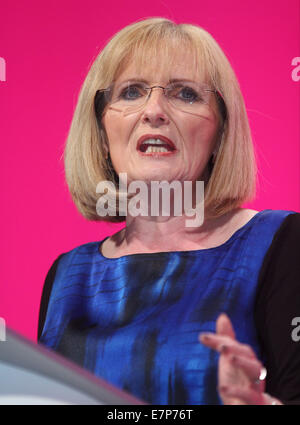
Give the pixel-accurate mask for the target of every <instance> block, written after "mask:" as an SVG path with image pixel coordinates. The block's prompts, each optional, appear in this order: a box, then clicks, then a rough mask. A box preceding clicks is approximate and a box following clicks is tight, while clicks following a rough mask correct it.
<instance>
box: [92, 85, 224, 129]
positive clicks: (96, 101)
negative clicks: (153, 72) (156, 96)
mask: <svg viewBox="0 0 300 425" xmlns="http://www.w3.org/2000/svg"><path fill="white" fill-rule="evenodd" d="M154 88H160V89H162V90H163V92H164V96H165V97H166V98H167V99H168V96H167V95H166V93H165V90H166V88H168V86H166V87H163V86H152V87H144V89H146V90H150V91H149V93H148V95H147V98H146V99H145V103H144V104H143V106H144V105H145V104H146V103H147V101H148V99H149V98H150V96H151V94H152V90H153V89H154ZM111 89H112V87H107V88H106V89H99V90H97V91H96V94H95V97H94V108H95V113H96V116H97V119H98V116H99V118H100V120H101V118H102V115H103V110H104V108H105V106H106V105H99V103H100V101H99V94H100V95H101V94H103V93H105V92H108V91H110V90H111ZM205 91H210V92H212V93H215V94H216V95H217V101H218V104H219V106H220V112H221V114H222V117H223V121H224V122H225V121H226V119H227V108H226V104H225V101H224V98H223V95H222V94H221V92H220V91H219V90H217V89H205ZM101 101H102V102H101V103H106V102H103V99H101ZM106 104H107V103H106ZM175 108H176V107H175ZM99 109H100V110H101V113H100V114H99V112H100V111H99ZM98 114H99V115H98Z"/></svg>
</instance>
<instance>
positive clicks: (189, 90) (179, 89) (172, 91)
mask: <svg viewBox="0 0 300 425" xmlns="http://www.w3.org/2000/svg"><path fill="white" fill-rule="evenodd" d="M167 92H168V96H169V97H172V98H173V99H176V100H181V101H183V102H189V103H194V102H198V101H201V100H202V96H201V93H200V92H198V91H197V90H196V89H194V88H193V87H189V86H187V85H182V83H181V84H175V85H172V86H170V87H169V88H168V90H167Z"/></svg>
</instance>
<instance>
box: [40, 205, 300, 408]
mask: <svg viewBox="0 0 300 425" xmlns="http://www.w3.org/2000/svg"><path fill="white" fill-rule="evenodd" d="M293 213H294V212H293V211H282V210H263V211H260V212H259V213H257V214H256V215H255V216H254V217H253V218H252V219H251V220H250V221H248V223H247V224H245V225H244V226H243V227H241V228H240V229H239V230H238V231H236V232H235V233H234V234H233V235H232V236H231V237H230V239H229V240H228V241H227V242H225V243H224V244H222V245H220V246H217V247H215V248H209V249H201V250H195V251H175V252H159V253H147V254H133V255H126V256H123V257H120V258H106V257H104V256H103V255H102V254H101V253H100V245H101V243H102V242H103V241H100V242H99V241H97V242H90V243H86V244H84V245H81V246H79V247H76V248H74V249H72V250H71V251H69V252H67V253H66V254H64V255H63V256H62V258H61V259H60V261H59V264H58V267H57V271H56V275H55V280H54V283H53V287H52V291H51V297H50V300H49V305H48V310H47V316H46V320H45V324H44V327H43V332H42V335H41V337H40V341H39V342H41V343H43V344H44V345H46V346H48V347H49V348H51V349H53V350H56V351H57V352H59V353H61V354H63V355H65V356H67V357H69V358H70V359H72V360H74V361H76V362H77V363H79V364H80V365H82V366H83V367H84V368H86V369H88V370H89V371H91V372H92V373H94V374H95V375H97V376H100V377H101V378H103V379H106V380H107V381H109V382H110V383H112V384H114V385H116V386H117V387H119V388H121V389H123V390H126V391H128V392H130V393H131V394H133V395H135V396H136V397H138V398H140V399H142V400H144V401H146V402H148V403H150V404H168V405H173V404H174V405H175V404H181V405H184V404H186V405H193V404H194V405H199V404H200V405H201V404H221V400H220V398H219V396H218V392H217V367H218V353H217V352H215V351H214V350H211V349H209V348H207V347H205V346H204V345H202V344H201V343H200V342H199V340H198V335H199V333H200V332H207V331H208V332H214V331H215V322H216V319H217V317H218V315H219V314H220V313H221V312H225V313H226V314H227V315H228V316H229V317H230V319H231V321H232V323H233V326H234V328H235V332H236V337H237V339H238V340H239V341H240V342H243V343H246V344H250V345H251V346H252V348H253V349H254V351H255V352H256V354H257V356H258V357H259V358H261V352H260V347H259V344H258V339H257V334H256V328H255V324H254V318H253V309H254V302H255V295H256V289H257V282H258V276H259V272H260V269H261V266H262V263H263V260H264V257H265V255H266V252H267V251H268V249H269V247H270V245H271V243H272V239H273V237H274V234H275V233H276V231H277V230H278V229H279V227H280V225H281V224H282V222H283V220H284V219H285V218H286V217H287V216H288V215H289V214H293ZM106 239H107V238H106ZM104 240H105V239H104ZM261 360H262V361H263V359H262V358H261Z"/></svg>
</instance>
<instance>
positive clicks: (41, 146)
mask: <svg viewBox="0 0 300 425" xmlns="http://www.w3.org/2000/svg"><path fill="white" fill-rule="evenodd" d="M0 11H1V18H0V21H1V22H0V57H3V58H5V61H6V81H4V82H1V81H0V99H1V100H0V134H1V148H2V149H1V168H0V173H1V184H2V191H1V201H2V208H1V245H0V249H1V281H0V317H3V318H4V319H5V321H6V324H7V326H9V327H11V328H13V329H14V330H16V331H18V332H19V333H21V334H22V335H24V336H26V337H28V338H30V339H32V340H34V339H35V338H36V332H37V321H38V312H39V302H40V296H41V292H42V287H43V283H44V279H45V276H46V273H47V271H48V269H49V268H50V266H51V264H52V263H53V261H54V260H55V258H56V257H57V256H58V255H59V254H60V253H62V252H66V251H69V250H70V249H72V248H73V247H75V246H78V245H80V244H83V243H86V242H90V241H96V240H100V239H102V238H104V237H105V236H107V235H109V234H112V233H114V232H115V231H116V230H118V229H119V228H120V227H122V226H120V225H119V226H116V225H107V224H102V223H93V222H88V221H87V220H85V219H84V218H83V217H81V216H80V215H79V213H78V212H77V210H76V208H75V206H74V205H73V204H72V202H71V199H70V196H69V193H68V190H67V187H66V184H65V182H64V170H63V163H62V160H61V159H60V158H61V155H62V153H63V147H64V143H65V139H66V136H67V133H68V129H69V126H70V122H71V118H72V114H73V110H74V107H75V104H76V99H77V95H78V92H79V88H80V86H81V84H82V82H83V80H84V78H85V75H86V73H87V70H88V66H89V65H90V63H91V62H92V60H93V59H94V58H95V56H96V55H97V53H98V51H99V49H101V48H102V47H103V46H104V44H105V43H106V42H107V41H108V39H109V38H110V37H111V36H112V35H113V34H114V33H115V32H116V31H118V30H120V29H121V28H122V27H124V26H125V25H127V24H130V23H132V22H134V21H136V20H139V19H141V18H146V17H153V16H162V17H166V18H170V19H173V20H175V21H176V22H177V23H180V22H188V23H194V24H198V25H200V26H202V27H204V28H205V29H206V30H208V31H209V32H210V33H211V34H212V35H213V36H214V37H215V39H216V40H217V41H218V42H219V44H220V45H221V47H222V48H223V49H224V51H225V53H226V54H227V56H228V58H229V60H230V61H231V63H232V66H233V67H234V69H235V71H236V74H237V76H238V79H239V81H240V85H241V88H242V91H243V94H244V97H245V101H246V107H247V110H248V113H249V120H250V125H251V128H252V134H253V139H254V143H255V147H256V151H257V157H258V165H259V169H260V172H259V189H258V196H257V199H256V201H255V202H253V203H252V204H250V205H247V206H250V207H251V208H254V209H257V210H261V209H265V208H271V209H291V210H295V211H300V195H299V189H300V188H299V177H300V175H299V157H300V155H299V145H300V143H299V141H300V131H299V123H300V118H299V116H300V115H299V112H300V111H299V99H300V96H299V88H300V82H295V81H293V80H292V78H291V73H292V69H293V67H292V65H291V61H292V59H293V58H294V57H297V56H300V46H299V40H300V34H299V32H300V16H299V14H300V2H299V0H288V1H282V0H280V1H276V0H261V1H259V2H258V1H252V0H243V1H242V2H241V1H240V0H225V1H224V0H210V1H202V0H193V1H192V0H185V1H181V0H180V1H176V0H164V1H159V0H152V1H151V2H144V1H142V2H141V1H133V0H128V1H121V0H115V1H108V2H104V1H99V0H98V1H94V0H85V1H76V0H60V1H58V0H55V1H54V0H52V1H48V2H41V1H40V0H28V1H5V2H4V1H2V4H1V3H0Z"/></svg>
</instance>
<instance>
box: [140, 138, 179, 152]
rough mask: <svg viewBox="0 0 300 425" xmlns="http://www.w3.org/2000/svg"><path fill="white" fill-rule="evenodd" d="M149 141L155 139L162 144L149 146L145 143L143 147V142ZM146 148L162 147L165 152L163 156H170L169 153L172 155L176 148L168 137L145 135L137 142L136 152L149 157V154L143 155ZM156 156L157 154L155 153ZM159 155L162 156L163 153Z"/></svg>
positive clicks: (149, 144)
mask: <svg viewBox="0 0 300 425" xmlns="http://www.w3.org/2000/svg"><path fill="white" fill-rule="evenodd" d="M149 139H155V140H157V139H158V140H160V141H161V142H162V143H161V144H159V145H158V144H154V143H153V144H151V143H147V145H146V144H144V145H143V142H144V141H145V140H149ZM148 146H153V147H158V146H159V147H164V148H165V149H166V150H167V152H164V154H170V153H172V152H173V153H174V152H175V151H176V147H175V144H174V143H173V142H172V140H170V139H168V137H166V136H163V135H162V134H145V135H144V136H142V137H140V138H139V139H138V141H137V148H136V149H137V150H138V151H139V152H140V153H144V154H145V155H151V153H145V151H146V149H147V147H148ZM155 153H156V154H157V152H155ZM159 154H163V153H159Z"/></svg>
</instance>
